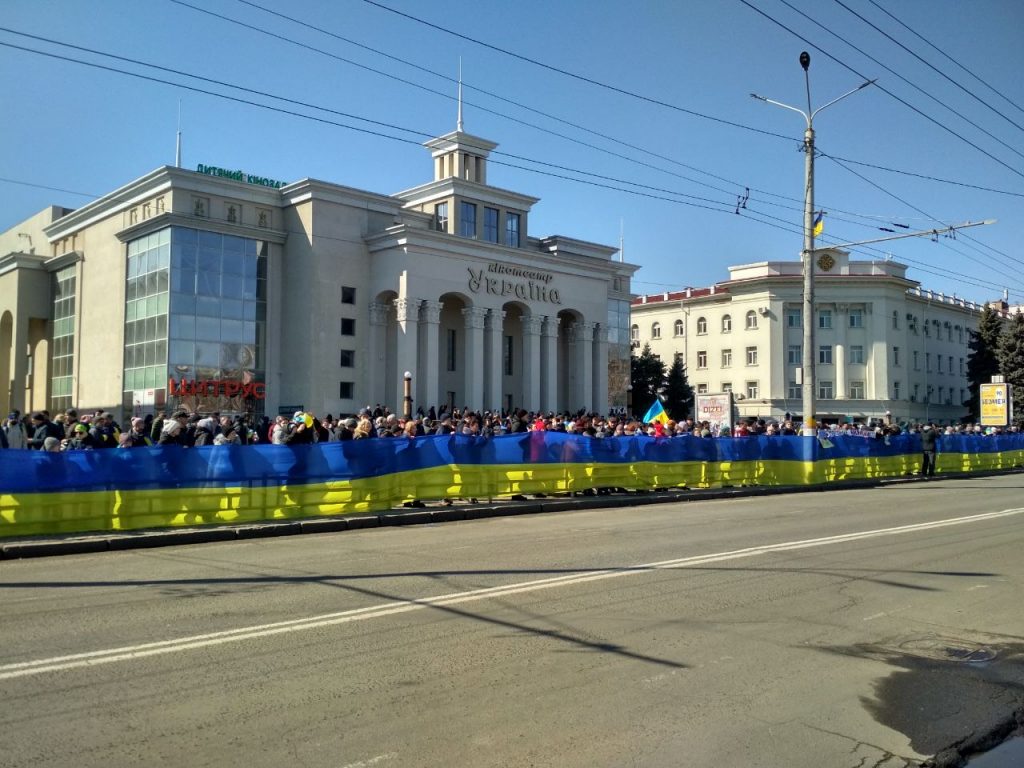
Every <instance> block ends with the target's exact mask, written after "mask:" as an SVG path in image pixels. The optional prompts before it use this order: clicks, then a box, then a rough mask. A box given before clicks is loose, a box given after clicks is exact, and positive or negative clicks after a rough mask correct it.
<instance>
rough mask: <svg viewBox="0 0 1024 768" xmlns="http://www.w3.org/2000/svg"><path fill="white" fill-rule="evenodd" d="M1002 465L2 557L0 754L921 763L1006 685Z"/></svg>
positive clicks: (240, 761) (11, 766)
mask: <svg viewBox="0 0 1024 768" xmlns="http://www.w3.org/2000/svg"><path fill="white" fill-rule="evenodd" d="M1022 487H1024V475H1006V476H1000V477H989V478H983V479H964V480H941V481H934V482H922V483H913V484H906V485H899V486H890V487H886V488H877V489H868V490H848V491H837V492H829V493H819V494H815V493H805V494H794V495H791V496H786V495H783V496H771V497H761V498H747V499H738V500H728V501H708V502H699V503H687V504H664V505H655V506H644V507H638V508H635V509H618V510H607V509H605V510H600V509H598V510H581V511H575V512H561V513H555V514H545V515H532V516H515V517H508V518H494V519H490V520H479V521H472V522H461V523H449V524H444V525H437V526H422V527H393V528H381V529H372V530H365V531H350V532H345V533H338V534H320V535H316V536H289V537H284V538H274V539H257V540H250V541H238V542H231V543H223V544H204V545H196V546H187V547H168V548H162V549H157V550H132V551H126V552H116V553H103V554H95V555H75V556H68V557H62V558H43V559H30V560H14V561H3V562H0V627H2V632H0V702H2V706H0V764H2V765H4V766H7V767H8V768H15V767H20V766H75V767H76V768H81V767H88V766H133V767H134V766H161V765H163V766H246V768H259V767H262V766H273V767H274V768H277V767H278V766H286V765H287V766H310V767H311V768H312V767H319V766H324V767H330V768H357V767H358V768H363V766H375V767H377V768H397V767H398V766H474V767H475V766H553V767H554V766H557V767H558V768H576V767H577V766H578V767H580V768H582V767H584V766H586V767H587V768H593V767H594V766H610V767H612V766H613V767H616V768H617V767H619V766H702V767H703V766H727V767H728V766H738V767H739V766H742V767H743V768H747V767H749V766H765V767H770V768H775V767H782V766H784V767H786V768H800V767H801V766H808V768H811V767H813V768H822V767H823V766H830V767H831V766H836V767H838V768H844V767H845V766H849V767H850V768H854V766H883V768H894V767H895V766H905V765H917V764H918V762H919V761H920V760H922V759H924V758H925V757H928V756H931V755H933V754H934V753H935V752H937V751H938V750H939V749H941V748H943V747H945V746H947V745H948V744H950V743H952V742H954V741H957V740H958V739H961V738H964V737H966V736H968V735H969V734H971V733H978V732H983V731H985V730H986V729H987V728H990V727H991V725H992V723H994V722H996V721H998V720H1000V719H1004V718H1006V717H1007V716H1009V715H1010V713H1012V711H1013V710H1014V708H1016V707H1019V706H1020V705H1021V699H1022V697H1024V694H1022V691H1024V664H1022V660H1024V613H1022V611H1021V610H1020V606H1019V600H1020V591H1021V585H1022V584H1024V558H1021V556H1020V553H1021V546H1022V543H1024V492H1022Z"/></svg>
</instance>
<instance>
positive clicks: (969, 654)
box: [946, 648, 996, 664]
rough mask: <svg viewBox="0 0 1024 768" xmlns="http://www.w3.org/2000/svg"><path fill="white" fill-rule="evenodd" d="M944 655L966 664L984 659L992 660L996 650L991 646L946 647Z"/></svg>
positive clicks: (980, 661)
mask: <svg viewBox="0 0 1024 768" xmlns="http://www.w3.org/2000/svg"><path fill="white" fill-rule="evenodd" d="M946 656H947V657H948V658H949V659H950V660H951V661H961V662H964V663H967V664H981V663H983V662H986V661H992V659H994V658H995V657H996V652H995V651H993V650H992V649H991V648H975V649H973V650H972V649H970V648H947V649H946Z"/></svg>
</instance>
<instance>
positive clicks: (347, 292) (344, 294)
mask: <svg viewBox="0 0 1024 768" xmlns="http://www.w3.org/2000/svg"><path fill="white" fill-rule="evenodd" d="M341 303H342V304H355V303H356V289H355V288H353V287H352V286H351V285H343V286H341Z"/></svg>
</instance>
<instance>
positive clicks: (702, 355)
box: [697, 349, 708, 368]
mask: <svg viewBox="0 0 1024 768" xmlns="http://www.w3.org/2000/svg"><path fill="white" fill-rule="evenodd" d="M697 367H698V368H707V367H708V353H707V352H706V351H705V350H703V349H702V350H701V351H699V352H698V353H697Z"/></svg>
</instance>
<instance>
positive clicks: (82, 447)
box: [62, 422, 96, 451]
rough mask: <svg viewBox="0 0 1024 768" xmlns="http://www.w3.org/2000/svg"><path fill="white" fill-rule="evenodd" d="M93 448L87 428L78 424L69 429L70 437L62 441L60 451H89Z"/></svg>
mask: <svg viewBox="0 0 1024 768" xmlns="http://www.w3.org/2000/svg"><path fill="white" fill-rule="evenodd" d="M95 447H96V446H95V445H94V444H93V439H92V435H90V434H89V427H87V426H86V425H85V424H83V423H81V422H79V423H77V424H75V425H74V426H73V427H72V428H71V437H69V438H68V439H67V440H65V441H64V444H63V446H62V450H65V451H91V450H92V449H93V448H95Z"/></svg>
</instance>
